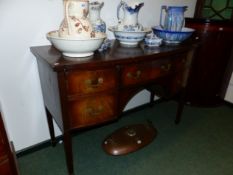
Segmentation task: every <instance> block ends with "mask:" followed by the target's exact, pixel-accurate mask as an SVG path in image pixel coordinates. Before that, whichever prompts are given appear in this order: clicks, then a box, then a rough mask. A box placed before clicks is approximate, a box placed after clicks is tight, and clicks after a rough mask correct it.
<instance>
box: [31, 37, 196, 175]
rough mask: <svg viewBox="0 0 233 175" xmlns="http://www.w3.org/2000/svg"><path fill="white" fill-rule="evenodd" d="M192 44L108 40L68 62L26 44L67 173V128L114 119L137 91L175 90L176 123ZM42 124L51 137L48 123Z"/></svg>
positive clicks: (49, 49)
mask: <svg viewBox="0 0 233 175" xmlns="http://www.w3.org/2000/svg"><path fill="white" fill-rule="evenodd" d="M195 48H196V44H194V43H193V42H191V41H190V42H187V43H184V44H181V45H176V46H161V47H155V48H146V47H144V46H143V44H140V45H139V46H138V47H136V48H126V47H121V46H120V45H119V43H118V42H117V41H113V46H112V47H111V48H110V49H109V50H107V51H104V52H98V51H97V52H96V53H95V54H94V56H92V57H90V58H88V59H85V60H83V61H80V60H79V61H71V60H67V59H65V58H64V57H63V56H62V54H61V52H59V51H58V50H56V49H55V48H54V47H52V46H39V47H32V48H31V51H32V53H33V54H34V55H35V56H36V58H37V63H38V70H39V74H40V80H41V86H42V92H43V97H44V103H45V107H46V110H47V111H48V112H47V114H48V115H47V117H48V121H50V120H51V118H52V117H53V118H54V119H55V121H56V123H57V124H58V126H59V127H60V129H61V130H62V132H63V136H64V146H65V153H66V161H67V167H68V172H69V174H73V172H74V170H73V155H72V141H71V132H72V131H74V130H77V129H81V128H86V127H90V126H96V125H100V124H103V123H106V122H110V121H114V120H117V119H119V116H120V114H121V113H122V111H123V109H124V107H125V105H126V104H127V102H128V101H129V100H130V99H131V98H132V97H133V96H134V95H135V94H136V93H138V92H139V91H141V90H143V89H148V90H149V91H150V92H151V99H153V96H154V95H155V94H157V95H160V96H161V97H173V96H175V95H177V94H178V95H179V96H178V97H179V103H178V108H177V115H176V120H175V121H176V123H178V122H179V121H180V118H181V114H182V110H183V106H184V97H185V88H186V84H187V79H188V75H189V70H190V66H191V62H192V57H193V52H194V50H195ZM48 124H49V128H50V135H51V139H52V141H54V132H52V130H53V126H52V122H48ZM52 143H53V142H52Z"/></svg>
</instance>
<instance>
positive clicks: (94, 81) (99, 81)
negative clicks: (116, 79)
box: [85, 77, 104, 87]
mask: <svg viewBox="0 0 233 175" xmlns="http://www.w3.org/2000/svg"><path fill="white" fill-rule="evenodd" d="M103 82H104V79H103V77H99V78H96V79H87V80H85V83H86V85H87V86H89V87H98V86H100V85H101V84H103Z"/></svg>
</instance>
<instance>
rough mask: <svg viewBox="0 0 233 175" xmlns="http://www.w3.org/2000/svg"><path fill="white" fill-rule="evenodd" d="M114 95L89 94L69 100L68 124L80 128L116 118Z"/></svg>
mask: <svg viewBox="0 0 233 175" xmlns="http://www.w3.org/2000/svg"><path fill="white" fill-rule="evenodd" d="M116 101H117V100H116V95H114V94H106V95H99V96H90V97H85V98H81V99H79V100H76V101H71V102H70V104H69V115H70V125H71V127H72V128H81V127H84V126H91V125H95V124H100V123H103V122H106V121H110V120H113V119H114V118H116Z"/></svg>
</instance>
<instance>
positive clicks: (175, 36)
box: [152, 26, 195, 44]
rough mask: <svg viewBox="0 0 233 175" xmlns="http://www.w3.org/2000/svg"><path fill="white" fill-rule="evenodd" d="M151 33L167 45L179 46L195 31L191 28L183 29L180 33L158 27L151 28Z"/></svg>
mask: <svg viewBox="0 0 233 175" xmlns="http://www.w3.org/2000/svg"><path fill="white" fill-rule="evenodd" d="M152 30H153V33H154V34H155V35H157V36H158V37H159V38H162V39H163V41H164V42H165V43H167V44H179V43H181V42H183V41H185V40H186V39H188V38H189V37H190V36H191V35H192V33H193V32H194V31H195V30H194V29H192V28H187V27H183V28H182V30H181V31H168V30H163V29H162V28H161V27H160V26H155V27H152Z"/></svg>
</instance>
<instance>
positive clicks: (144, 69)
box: [121, 64, 150, 86]
mask: <svg viewBox="0 0 233 175" xmlns="http://www.w3.org/2000/svg"><path fill="white" fill-rule="evenodd" d="M149 69H150V65H149V64H133V65H129V66H125V67H123V70H122V74H121V80H122V83H123V86H124V85H126V86H127V85H134V84H140V83H143V82H146V81H147V80H148V76H149Z"/></svg>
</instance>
